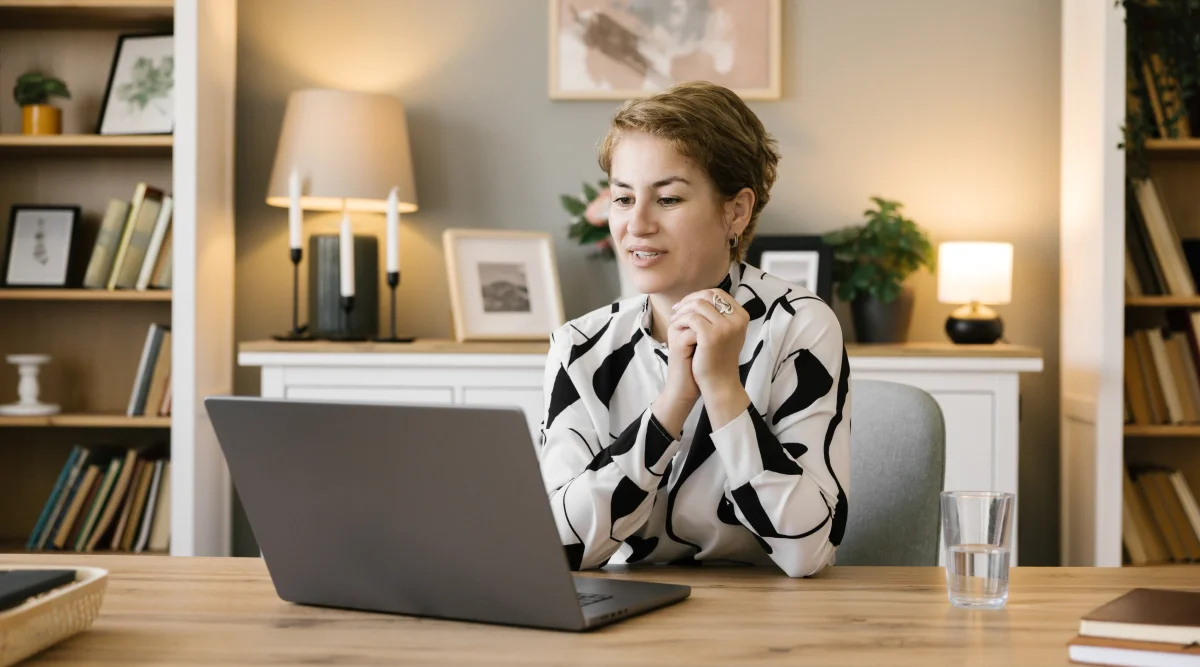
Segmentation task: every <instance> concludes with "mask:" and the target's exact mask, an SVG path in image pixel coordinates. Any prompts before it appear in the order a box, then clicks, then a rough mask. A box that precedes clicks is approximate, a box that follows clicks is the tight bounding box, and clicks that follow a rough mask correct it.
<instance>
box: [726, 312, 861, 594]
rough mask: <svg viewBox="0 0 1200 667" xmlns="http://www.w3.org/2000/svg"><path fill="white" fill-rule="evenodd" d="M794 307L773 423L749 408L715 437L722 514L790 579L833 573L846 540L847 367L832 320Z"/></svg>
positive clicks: (773, 394)
mask: <svg viewBox="0 0 1200 667" xmlns="http://www.w3.org/2000/svg"><path fill="white" fill-rule="evenodd" d="M804 305H805V306H807V307H798V308H797V309H796V316H795V317H793V318H792V320H791V322H790V324H789V326H788V329H787V332H786V334H785V337H784V341H783V344H782V346H781V347H780V349H779V353H778V355H777V356H776V361H775V364H776V367H775V368H774V369H773V371H772V375H771V380H770V382H771V391H770V402H769V406H768V409H767V414H766V415H765V416H764V415H763V414H760V412H759V410H758V409H757V408H756V407H755V406H754V405H753V404H751V405H750V406H749V407H748V408H747V409H746V411H745V412H743V413H742V414H741V415H739V416H738V417H736V418H735V419H734V420H733V421H731V422H729V423H728V424H726V425H725V426H724V427H723V428H721V429H720V430H718V431H716V432H714V433H713V434H712V441H713V445H714V446H715V448H716V451H717V455H718V456H719V457H720V459H721V462H722V464H723V465H724V467H725V473H726V476H727V478H728V479H727V481H726V486H725V498H724V499H723V500H722V503H721V504H722V510H723V513H727V514H732V515H733V516H735V517H736V518H737V520H738V522H739V523H741V524H742V525H743V526H745V527H746V528H747V529H749V530H750V531H751V532H752V533H753V534H754V535H755V536H756V537H757V538H758V542H759V544H760V546H762V548H763V550H764V551H766V552H767V553H768V554H769V555H770V557H771V559H772V560H773V561H775V563H776V564H777V565H779V567H781V568H782V569H783V570H784V571H785V572H786V573H787V574H788V575H789V576H792V577H803V576H808V575H811V574H815V573H816V572H818V571H820V570H821V569H822V568H823V567H825V566H826V565H828V564H830V563H831V561H832V559H833V555H834V552H835V550H836V548H837V545H838V544H839V543H841V540H842V534H843V533H844V532H845V526H846V513H847V509H848V505H847V500H846V491H847V486H848V482H849V475H850V414H849V411H850V396H849V393H850V388H849V380H850V364H849V361H848V359H847V356H846V348H845V345H844V343H843V341H842V332H841V327H840V326H839V325H838V322H837V318H836V317H835V316H834V314H833V311H832V310H831V309H830V308H829V307H828V306H826V305H825V304H823V303H821V302H820V301H816V300H811V301H809V300H806V301H805V302H804Z"/></svg>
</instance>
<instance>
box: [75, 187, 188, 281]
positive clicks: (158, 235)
mask: <svg viewBox="0 0 1200 667" xmlns="http://www.w3.org/2000/svg"><path fill="white" fill-rule="evenodd" d="M173 217H174V199H173V198H172V196H171V195H170V194H167V193H165V192H163V191H162V190H161V189H159V188H156V187H153V186H150V185H148V184H146V183H138V184H137V186H136V188H135V189H134V193H133V197H132V198H131V199H130V200H129V201H128V202H126V201H122V200H120V199H111V200H109V202H108V208H107V210H106V211H105V214H104V218H103V220H102V221H101V223H100V232H99V234H97V236H96V243H95V245H94V246H92V254H91V257H90V259H89V261H88V265H87V270H86V272H85V274H84V280H83V286H84V287H85V288H89V289H108V290H116V289H135V290H146V289H169V288H170V287H171V279H170V264H171V251H172V243H171V237H172V234H171V228H172V225H171V220H172V219H173Z"/></svg>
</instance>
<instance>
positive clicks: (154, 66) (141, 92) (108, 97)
mask: <svg viewBox="0 0 1200 667" xmlns="http://www.w3.org/2000/svg"><path fill="white" fill-rule="evenodd" d="M174 130H175V37H174V36H173V35H171V34H169V33H168V34H158V35H121V36H120V38H119V39H118V40H117V51H116V53H115V54H114V55H113V63H112V69H111V70H110V71H109V74H108V87H107V88H105V90H104V101H103V102H102V103H101V104H100V123H99V127H98V128H97V130H96V132H98V133H99V134H171V133H172V132H173V131H174Z"/></svg>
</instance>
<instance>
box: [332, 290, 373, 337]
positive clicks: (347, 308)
mask: <svg viewBox="0 0 1200 667" xmlns="http://www.w3.org/2000/svg"><path fill="white" fill-rule="evenodd" d="M339 302H340V303H341V306H342V313H343V314H344V315H345V318H344V319H345V320H346V322H349V321H350V312H351V311H353V310H354V297H353V296H343V297H340V298H339ZM329 340H336V341H342V342H356V341H365V340H367V337H366V336H360V335H358V334H354V333H349V327H347V329H346V331H344V332H337V333H331V334H329Z"/></svg>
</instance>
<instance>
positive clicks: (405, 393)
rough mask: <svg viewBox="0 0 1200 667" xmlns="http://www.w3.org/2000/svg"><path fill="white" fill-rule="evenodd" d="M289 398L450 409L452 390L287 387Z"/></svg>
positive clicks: (452, 400) (285, 394)
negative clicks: (415, 405) (446, 406)
mask: <svg viewBox="0 0 1200 667" xmlns="http://www.w3.org/2000/svg"><path fill="white" fill-rule="evenodd" d="M284 396H285V397H287V398H293V399H301V400H317V401H361V402H364V403H416V404H420V405H451V404H453V403H454V388H453V387H303V386H301V387H287V388H286V389H285V390H284Z"/></svg>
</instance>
